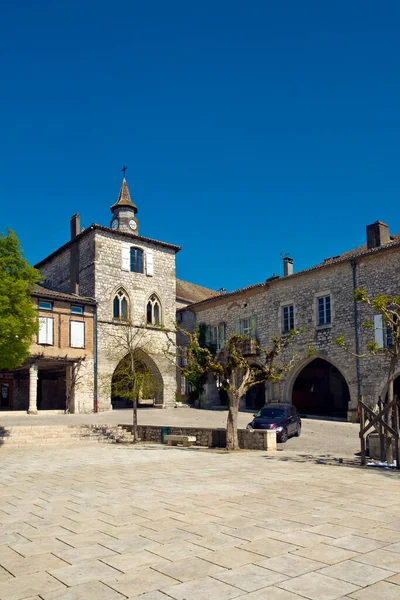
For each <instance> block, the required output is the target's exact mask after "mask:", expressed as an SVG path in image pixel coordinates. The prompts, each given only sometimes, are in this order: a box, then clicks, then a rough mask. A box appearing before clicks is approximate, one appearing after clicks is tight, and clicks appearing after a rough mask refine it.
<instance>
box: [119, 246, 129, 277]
mask: <svg viewBox="0 0 400 600" xmlns="http://www.w3.org/2000/svg"><path fill="white" fill-rule="evenodd" d="M130 263H131V253H130V246H129V244H126V243H124V242H123V243H122V254H121V269H122V270H123V271H130V268H131V264H130Z"/></svg>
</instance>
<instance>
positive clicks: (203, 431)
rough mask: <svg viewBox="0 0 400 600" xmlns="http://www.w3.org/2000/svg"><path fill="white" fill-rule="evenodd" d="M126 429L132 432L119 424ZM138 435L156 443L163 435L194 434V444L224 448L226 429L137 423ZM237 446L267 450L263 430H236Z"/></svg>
mask: <svg viewBox="0 0 400 600" xmlns="http://www.w3.org/2000/svg"><path fill="white" fill-rule="evenodd" d="M119 427H122V428H123V429H125V430H126V431H130V432H132V426H131V425H120V426H119ZM138 432H139V437H140V439H141V440H142V441H144V442H153V443H157V444H161V443H165V442H164V436H165V435H192V436H196V444H195V445H196V446H207V447H208V448H225V446H226V429H212V428H207V427H162V426H159V425H157V426H155V425H138ZM238 438H239V447H240V448H241V449H243V450H267V449H268V445H267V440H266V434H265V433H264V432H263V431H249V430H247V429H239V430H238Z"/></svg>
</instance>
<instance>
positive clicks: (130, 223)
mask: <svg viewBox="0 0 400 600" xmlns="http://www.w3.org/2000/svg"><path fill="white" fill-rule="evenodd" d="M129 227H130V228H131V229H133V231H135V229H136V227H137V225H136V221H134V220H133V219H131V220H130V221H129Z"/></svg>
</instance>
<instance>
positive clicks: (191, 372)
mask: <svg viewBox="0 0 400 600" xmlns="http://www.w3.org/2000/svg"><path fill="white" fill-rule="evenodd" d="M180 331H181V333H184V334H185V335H186V336H187V340H188V343H187V346H184V347H178V348H175V344H174V342H173V341H172V340H170V346H169V350H168V352H169V353H170V356H174V355H175V353H176V352H177V354H178V355H184V356H185V357H186V365H184V366H183V367H180V368H181V372H182V375H184V376H185V377H187V378H188V380H189V381H190V379H191V378H193V377H196V378H199V377H207V374H208V373H210V372H211V373H212V374H213V375H214V376H215V378H216V380H217V384H218V386H219V387H220V388H222V389H223V390H225V392H226V394H227V396H228V399H229V408H228V417H227V424H226V447H227V449H228V450H237V449H238V448H239V441H238V432H237V421H238V412H239V404H240V398H241V397H242V396H243V395H244V394H245V393H246V392H247V390H248V389H250V388H251V387H252V386H254V385H257V384H258V383H262V382H271V383H278V382H279V381H280V380H281V378H282V376H283V375H284V374H285V373H288V372H289V371H290V370H291V369H292V368H293V366H294V365H295V364H296V362H297V354H296V353H294V352H293V351H291V345H292V342H293V340H294V338H295V337H297V336H298V335H299V334H300V333H301V332H300V331H291V332H290V333H289V334H288V335H284V336H272V338H271V342H270V346H269V347H268V348H264V347H262V346H260V345H259V344H258V343H257V342H256V340H254V339H252V340H250V339H249V338H248V337H246V336H244V335H239V334H235V335H232V336H231V337H230V338H229V339H227V340H226V342H225V345H224V347H223V348H222V349H221V350H220V351H219V352H217V353H215V352H213V349H210V348H208V347H204V346H203V345H201V341H202V340H201V337H200V336H199V332H198V331H197V332H195V333H189V332H184V331H183V330H180ZM249 343H251V344H253V351H254V350H255V349H257V351H258V353H259V355H260V360H259V362H258V364H254V362H253V361H251V362H250V361H249V359H248V352H247V350H248V344H249ZM309 352H312V349H311V348H310V349H309Z"/></svg>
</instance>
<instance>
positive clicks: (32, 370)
mask: <svg viewBox="0 0 400 600" xmlns="http://www.w3.org/2000/svg"><path fill="white" fill-rule="evenodd" d="M37 384H38V367H37V365H31V366H30V367H29V408H28V415H36V414H37Z"/></svg>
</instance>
